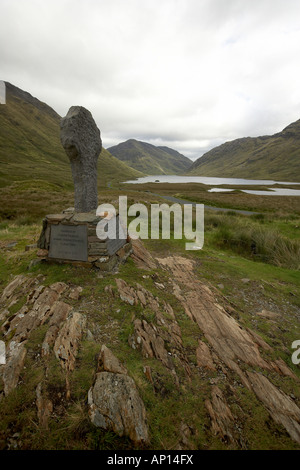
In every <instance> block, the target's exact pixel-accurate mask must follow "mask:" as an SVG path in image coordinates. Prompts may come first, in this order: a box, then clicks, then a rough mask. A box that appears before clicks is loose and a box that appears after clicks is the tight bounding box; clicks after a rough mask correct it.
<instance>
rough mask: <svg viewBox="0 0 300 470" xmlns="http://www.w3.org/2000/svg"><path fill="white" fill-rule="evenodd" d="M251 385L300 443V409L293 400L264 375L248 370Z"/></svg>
mask: <svg viewBox="0 0 300 470" xmlns="http://www.w3.org/2000/svg"><path fill="white" fill-rule="evenodd" d="M247 374H248V377H249V379H250V381H251V386H252V388H253V390H254V392H255V393H256V395H257V397H258V398H259V399H260V400H261V402H262V403H263V404H264V405H265V407H266V408H267V410H268V411H269V413H270V415H271V416H272V418H273V419H274V421H276V422H277V423H279V424H281V425H282V426H283V427H284V428H285V429H286V430H287V432H288V433H289V435H290V436H291V437H292V438H293V439H294V440H295V441H296V442H298V444H300V409H299V408H298V406H297V405H296V404H295V403H294V402H293V400H292V399H291V398H290V397H288V396H287V395H285V393H283V392H282V391H281V390H279V389H278V388H277V387H275V385H273V384H272V383H271V382H270V381H269V380H268V379H267V378H266V377H265V376H264V375H262V374H260V373H258V372H248V373H247Z"/></svg>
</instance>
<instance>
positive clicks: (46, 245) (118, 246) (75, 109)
mask: <svg viewBox="0 0 300 470" xmlns="http://www.w3.org/2000/svg"><path fill="white" fill-rule="evenodd" d="M60 128H61V134H60V137H61V143H62V145H63V147H64V149H65V151H66V154H67V155H68V157H69V159H70V163H71V169H72V176H73V181H74V193H75V207H74V208H69V209H67V210H65V211H63V212H62V213H61V214H49V215H47V216H46V218H45V219H44V221H43V230H42V233H41V235H40V238H39V241H38V248H39V252H38V256H39V257H40V258H41V259H43V260H45V261H48V262H51V261H52V262H61V263H72V264H77V265H78V264H79V265H83V266H88V267H96V268H98V269H101V270H103V271H111V270H112V269H113V268H114V267H115V266H116V265H117V264H118V263H119V262H121V261H124V260H125V259H126V258H127V256H128V255H129V254H130V253H131V243H130V242H128V241H127V239H126V234H125V237H124V233H123V234H120V233H119V231H117V237H116V238H115V239H109V238H107V239H106V240H100V239H99V238H98V237H97V234H96V227H97V225H98V223H99V222H100V221H101V220H102V219H103V216H102V217H101V216H99V215H97V214H96V209H97V207H98V198H97V161H98V156H99V154H100V152H101V149H102V142H101V137H100V131H99V129H98V127H97V125H96V123H95V121H94V119H93V116H92V114H91V113H90V111H88V110H87V109H85V108H83V107H82V106H72V107H71V108H70V109H69V111H68V114H67V115H66V116H65V117H64V118H62V120H61V126H60ZM116 218H117V220H116V226H117V228H119V216H118V214H117V215H116Z"/></svg>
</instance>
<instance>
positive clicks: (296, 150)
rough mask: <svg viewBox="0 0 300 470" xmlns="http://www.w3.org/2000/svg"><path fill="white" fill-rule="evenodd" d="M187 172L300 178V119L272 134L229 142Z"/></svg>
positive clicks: (205, 155)
mask: <svg viewBox="0 0 300 470" xmlns="http://www.w3.org/2000/svg"><path fill="white" fill-rule="evenodd" d="M188 174H189V175H199V176H224V177H226V178H248V179H250V178H251V179H253V178H254V179H273V180H277V181H278V180H281V181H300V120H298V121H296V122H294V123H292V124H290V125H289V126H288V127H286V128H285V129H284V130H283V131H282V132H279V133H278V134H275V135H273V136H263V137H247V138H243V139H237V140H233V141H231V142H226V143H225V144H222V145H220V146H218V147H216V148H214V149H212V150H210V151H209V152H207V153H206V154H204V155H203V156H202V157H200V158H198V160H196V161H195V162H194V164H193V165H192V167H191V169H190V171H189V172H188Z"/></svg>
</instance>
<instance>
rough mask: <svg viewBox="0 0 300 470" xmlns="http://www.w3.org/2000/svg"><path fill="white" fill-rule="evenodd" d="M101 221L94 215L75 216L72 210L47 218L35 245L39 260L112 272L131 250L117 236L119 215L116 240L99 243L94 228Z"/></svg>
mask: <svg viewBox="0 0 300 470" xmlns="http://www.w3.org/2000/svg"><path fill="white" fill-rule="evenodd" d="M102 219H103V217H100V216H97V215H96V214H95V212H87V213H77V212H74V210H73V209H72V208H70V209H67V210H66V211H64V212H63V213H61V214H50V215H47V216H46V218H45V219H44V221H43V229H42V233H41V235H40V238H39V241H38V248H39V251H38V256H39V257H40V258H41V259H43V260H46V261H47V262H54V263H68V264H73V265H77V266H86V267H95V268H97V269H100V270H101V271H112V270H113V269H114V268H115V267H116V266H117V265H118V264H119V263H120V262H124V261H125V260H126V258H127V257H128V256H129V255H130V254H131V252H132V246H131V243H130V241H128V240H127V239H124V238H120V236H119V230H118V228H119V216H118V215H117V216H116V226H117V238H116V239H106V240H100V239H99V238H98V237H97V233H96V227H97V224H98V223H99V222H100V221H101V220H102Z"/></svg>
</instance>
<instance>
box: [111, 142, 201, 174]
mask: <svg viewBox="0 0 300 470" xmlns="http://www.w3.org/2000/svg"><path fill="white" fill-rule="evenodd" d="M108 150H109V151H110V153H111V154H112V155H114V156H115V157H117V158H118V159H119V160H121V161H123V162H126V163H127V164H128V165H129V166H130V167H132V168H135V169H136V170H139V171H142V172H143V173H146V174H148V175H167V174H171V175H174V174H179V173H182V172H184V171H187V170H188V169H189V167H190V166H191V164H192V162H191V160H189V159H188V158H187V157H185V156H184V155H182V154H180V153H179V152H177V151H176V150H173V149H170V148H169V147H156V146H155V145H151V144H148V143H146V142H140V141H138V140H134V139H130V140H127V141H126V142H122V143H121V144H119V145H115V146H114V147H110V148H109V149H108Z"/></svg>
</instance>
